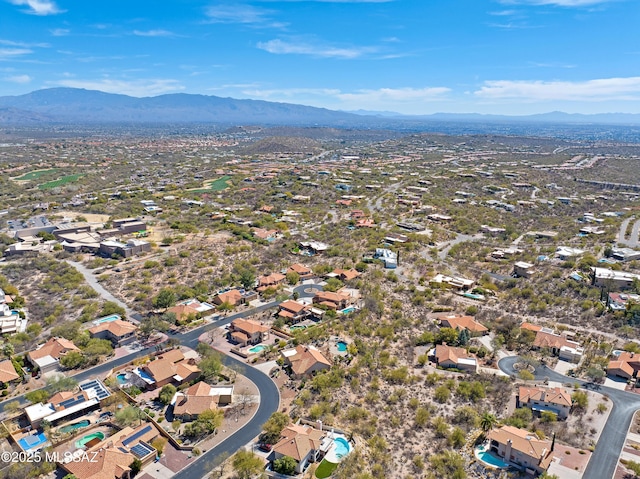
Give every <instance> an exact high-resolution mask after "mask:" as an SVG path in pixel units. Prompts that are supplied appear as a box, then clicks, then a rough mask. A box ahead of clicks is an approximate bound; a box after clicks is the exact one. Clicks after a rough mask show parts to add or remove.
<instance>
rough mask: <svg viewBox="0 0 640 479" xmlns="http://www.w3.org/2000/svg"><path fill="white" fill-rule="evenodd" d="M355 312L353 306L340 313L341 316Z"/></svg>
mask: <svg viewBox="0 0 640 479" xmlns="http://www.w3.org/2000/svg"><path fill="white" fill-rule="evenodd" d="M355 310H356V308H355V307H354V306H349V307H348V308H344V309H343V310H342V311H340V312H341V313H342V314H349V313H353V312H354V311H355Z"/></svg>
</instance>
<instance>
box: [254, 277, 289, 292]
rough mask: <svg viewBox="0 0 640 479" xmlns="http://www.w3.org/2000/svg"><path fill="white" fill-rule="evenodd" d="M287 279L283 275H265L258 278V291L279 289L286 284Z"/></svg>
mask: <svg viewBox="0 0 640 479" xmlns="http://www.w3.org/2000/svg"><path fill="white" fill-rule="evenodd" d="M286 279H287V277H286V276H285V275H284V274H281V273H271V274H263V275H262V276H260V277H259V278H258V287H257V288H256V289H257V290H258V291H260V292H263V291H264V290H265V289H267V288H277V287H278V286H280V285H281V284H284V282H285V281H286Z"/></svg>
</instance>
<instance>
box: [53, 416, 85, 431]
mask: <svg viewBox="0 0 640 479" xmlns="http://www.w3.org/2000/svg"><path fill="white" fill-rule="evenodd" d="M88 425H89V421H88V420H86V419H85V420H84V421H80V422H76V423H74V424H69V425H68V426H62V427H61V428H60V429H59V430H60V432H73V431H75V430H76V429H82V428H83V427H87V426H88Z"/></svg>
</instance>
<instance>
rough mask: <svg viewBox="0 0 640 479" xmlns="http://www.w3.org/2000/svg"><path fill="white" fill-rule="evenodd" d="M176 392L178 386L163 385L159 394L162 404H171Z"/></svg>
mask: <svg viewBox="0 0 640 479" xmlns="http://www.w3.org/2000/svg"><path fill="white" fill-rule="evenodd" d="M175 393H176V387H175V386H174V385H173V384H167V385H165V386H163V387H162V389H161V390H160V394H158V399H159V400H160V402H161V403H162V404H165V405H166V404H169V403H170V402H171V400H172V399H173V396H174V394H175Z"/></svg>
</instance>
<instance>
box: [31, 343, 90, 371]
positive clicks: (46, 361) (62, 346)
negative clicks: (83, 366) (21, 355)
mask: <svg viewBox="0 0 640 479" xmlns="http://www.w3.org/2000/svg"><path fill="white" fill-rule="evenodd" d="M70 351H80V348H78V347H77V346H76V345H75V344H73V342H72V341H69V340H68V339H65V338H51V339H49V341H47V342H46V343H44V344H42V345H40V346H38V348H37V349H36V350H34V351H29V352H28V353H27V360H28V361H29V362H30V363H31V364H32V365H33V366H35V367H37V368H39V369H40V372H41V373H47V372H51V371H57V370H58V369H59V367H60V363H59V361H60V358H61V357H62V356H64V355H65V354H67V353H69V352H70Z"/></svg>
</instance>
